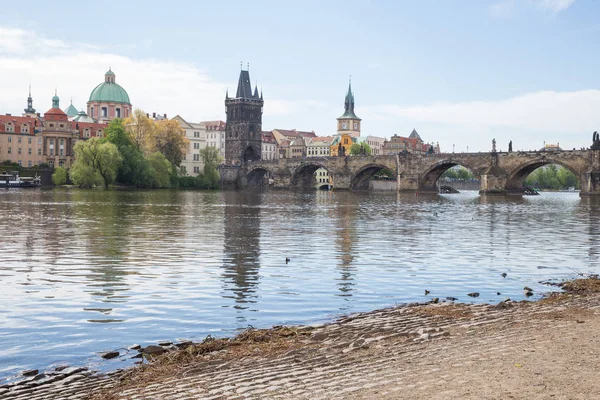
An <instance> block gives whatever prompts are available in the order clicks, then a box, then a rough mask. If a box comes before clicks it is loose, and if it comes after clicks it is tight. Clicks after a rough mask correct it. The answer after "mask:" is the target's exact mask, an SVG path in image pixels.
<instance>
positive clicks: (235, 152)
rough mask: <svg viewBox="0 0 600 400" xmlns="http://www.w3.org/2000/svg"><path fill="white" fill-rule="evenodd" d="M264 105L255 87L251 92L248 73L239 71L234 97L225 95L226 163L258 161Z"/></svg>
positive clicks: (259, 158)
mask: <svg viewBox="0 0 600 400" xmlns="http://www.w3.org/2000/svg"><path fill="white" fill-rule="evenodd" d="M263 105H264V101H263V96H262V93H261V94H260V96H259V94H258V87H255V89H254V93H252V86H251V85H250V74H249V72H248V71H244V70H242V71H240V78H239V81H238V88H237V92H236V95H235V97H234V98H229V93H227V94H226V95H225V109H226V113H227V123H226V124H225V163H226V164H227V165H239V164H241V163H247V162H252V161H260V160H261V158H262V113H263ZM208 132H209V131H208V129H207V133H208ZM207 140H208V139H207Z"/></svg>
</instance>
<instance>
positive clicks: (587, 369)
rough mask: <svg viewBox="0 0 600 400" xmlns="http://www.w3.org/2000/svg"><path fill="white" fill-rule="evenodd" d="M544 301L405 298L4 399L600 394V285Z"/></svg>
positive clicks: (579, 286) (77, 373)
mask: <svg viewBox="0 0 600 400" xmlns="http://www.w3.org/2000/svg"><path fill="white" fill-rule="evenodd" d="M563 289H565V290H566V292H567V293H564V294H552V295H549V296H547V297H545V298H544V299H542V300H540V301H537V302H527V301H525V302H519V303H517V302H510V301H507V302H501V303H499V304H497V305H469V304H453V303H451V302H445V303H442V302H438V303H433V302H432V303H429V304H409V305H404V306H399V307H394V308H388V309H384V310H376V311H372V312H368V313H361V314H356V315H352V316H348V317H345V318H342V319H340V320H338V321H335V322H333V323H330V324H327V325H323V326H318V327H273V328H272V329H268V330H255V329H250V330H247V331H245V332H243V333H242V334H240V335H238V336H237V337H236V338H233V339H212V338H207V340H205V341H204V342H203V343H196V344H186V345H184V346H181V348H180V349H179V348H178V349H177V350H173V351H168V352H166V353H165V354H162V355H159V356H149V358H152V359H153V361H152V363H149V364H145V365H142V366H139V367H135V368H131V369H128V370H126V371H116V372H114V373H112V374H110V375H99V374H93V373H91V372H89V371H85V370H81V369H69V370H68V371H67V373H64V374H62V375H61V374H56V375H49V376H45V377H42V378H40V379H37V380H34V379H33V378H31V379H30V380H28V381H24V382H25V383H23V384H21V385H14V386H10V387H7V386H0V399H18V400H25V399H27V400H29V399H33V400H39V399H60V400H66V399H90V400H100V399H102V400H111V399H238V398H239V399H242V398H253V399H262V398H265V399H267V398H268V399H271V398H277V399H332V398H344V399H379V398H381V399H425V398H427V399H465V398H466V399H469V398H473V399H475V398H477V399H488V398H489V399H504V398H515V399H520V398H527V399H547V398H556V399H563V398H564V399H592V398H600V381H598V379H597V370H598V367H599V366H600V365H599V364H600V357H599V355H600V346H599V344H600V281H599V280H598V279H596V278H590V279H582V280H576V281H573V282H570V283H568V284H566V285H565V286H564V287H563Z"/></svg>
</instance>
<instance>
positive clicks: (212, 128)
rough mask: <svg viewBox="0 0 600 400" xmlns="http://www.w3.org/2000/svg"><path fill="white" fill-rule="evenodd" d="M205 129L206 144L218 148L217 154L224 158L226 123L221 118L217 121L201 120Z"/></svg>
mask: <svg viewBox="0 0 600 400" xmlns="http://www.w3.org/2000/svg"><path fill="white" fill-rule="evenodd" d="M200 123H201V124H202V125H204V127H205V130H206V146H209V147H214V148H216V149H217V150H219V155H220V156H221V158H222V159H223V160H225V147H226V144H225V143H226V141H227V139H226V132H225V131H226V126H227V124H226V123H225V122H223V121H221V120H217V121H202V122H200Z"/></svg>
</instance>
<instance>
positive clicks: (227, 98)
mask: <svg viewBox="0 0 600 400" xmlns="http://www.w3.org/2000/svg"><path fill="white" fill-rule="evenodd" d="M225 100H229V88H227V89H225Z"/></svg>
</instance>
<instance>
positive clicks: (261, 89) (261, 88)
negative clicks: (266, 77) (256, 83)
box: [260, 87, 263, 100]
mask: <svg viewBox="0 0 600 400" xmlns="http://www.w3.org/2000/svg"><path fill="white" fill-rule="evenodd" d="M260 99H261V100H263V97H262V87H261V88H260Z"/></svg>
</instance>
